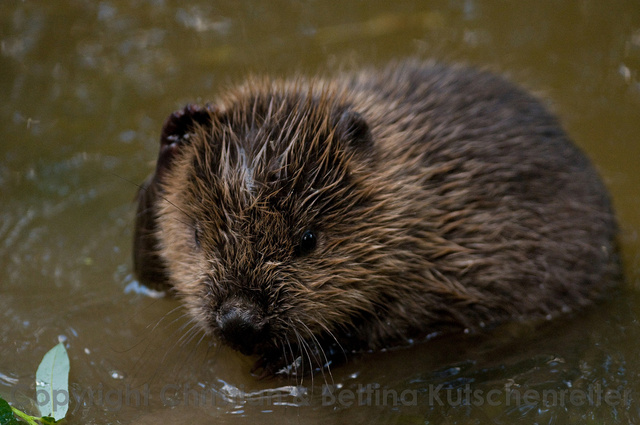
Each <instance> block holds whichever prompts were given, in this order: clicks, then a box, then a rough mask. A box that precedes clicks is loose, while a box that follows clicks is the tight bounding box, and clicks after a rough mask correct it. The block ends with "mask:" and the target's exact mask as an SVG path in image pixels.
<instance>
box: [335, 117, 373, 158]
mask: <svg viewBox="0 0 640 425" xmlns="http://www.w3.org/2000/svg"><path fill="white" fill-rule="evenodd" d="M337 131H338V134H339V135H341V136H342V138H344V140H346V141H347V143H348V144H349V145H350V146H353V147H354V148H356V149H366V148H368V147H370V146H371V144H372V143H373V139H372V137H371V131H370V130H369V124H368V123H367V121H366V120H365V119H364V118H363V117H362V115H360V114H359V113H358V112H356V111H354V110H351V109H347V110H346V111H344V112H343V113H342V115H340V119H339V120H338V125H337Z"/></svg>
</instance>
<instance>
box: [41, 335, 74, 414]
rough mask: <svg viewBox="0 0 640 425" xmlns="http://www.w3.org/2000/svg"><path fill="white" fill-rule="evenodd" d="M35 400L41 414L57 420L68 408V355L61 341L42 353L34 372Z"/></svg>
mask: <svg viewBox="0 0 640 425" xmlns="http://www.w3.org/2000/svg"><path fill="white" fill-rule="evenodd" d="M36 400H37V402H38V407H39V409H40V414H41V415H42V416H53V418H54V419H55V420H56V421H58V420H60V419H62V418H64V417H65V415H66V414H67V410H68V409H69V356H68V355H67V350H66V349H65V348H64V345H63V344H62V343H60V344H58V345H56V346H55V347H53V348H52V349H51V350H49V352H48V353H47V354H45V355H44V358H43V359H42V362H40V366H38V371H37V372H36Z"/></svg>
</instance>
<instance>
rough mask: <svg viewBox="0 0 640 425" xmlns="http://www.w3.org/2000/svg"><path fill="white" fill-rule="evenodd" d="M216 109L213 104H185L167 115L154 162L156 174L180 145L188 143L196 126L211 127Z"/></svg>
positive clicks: (173, 155) (164, 167)
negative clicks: (202, 105)
mask: <svg viewBox="0 0 640 425" xmlns="http://www.w3.org/2000/svg"><path fill="white" fill-rule="evenodd" d="M216 111H217V108H216V107H215V106H213V105H205V106H204V107H201V106H199V105H192V104H190V105H187V106H185V107H184V108H183V109H181V110H179V111H176V112H174V113H172V114H171V115H169V116H168V117H167V119H166V120H165V121H164V125H163V126H162V134H161V135H160V153H159V154H158V162H157V164H156V174H161V173H162V171H163V170H164V169H166V168H167V167H169V165H170V164H171V161H172V160H173V158H174V157H175V155H176V153H177V152H178V151H179V150H180V148H181V147H182V146H184V145H185V144H187V143H189V141H190V140H191V136H192V134H193V131H194V129H195V128H196V127H197V126H202V127H211V122H212V117H213V115H214V114H215V112H216Z"/></svg>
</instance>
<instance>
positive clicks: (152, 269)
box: [135, 62, 619, 371]
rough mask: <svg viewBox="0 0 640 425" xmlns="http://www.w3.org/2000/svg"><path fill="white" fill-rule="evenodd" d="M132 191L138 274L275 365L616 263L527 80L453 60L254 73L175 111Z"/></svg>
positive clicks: (385, 336) (561, 305)
mask: <svg viewBox="0 0 640 425" xmlns="http://www.w3.org/2000/svg"><path fill="white" fill-rule="evenodd" d="M139 198H140V204H139V205H140V206H139V214H138V219H137V224H136V237H135V263H136V271H137V273H138V276H139V278H140V279H141V280H142V281H143V282H145V283H156V284H161V285H165V286H169V287H171V288H173V289H174V290H175V292H176V293H177V294H178V296H180V297H181V298H182V300H183V301H184V303H185V305H186V306H187V308H188V310H189V311H190V313H191V314H192V316H193V317H194V318H195V319H196V320H197V322H198V323H199V324H200V325H201V327H202V329H204V330H205V331H206V332H208V333H210V334H212V335H217V336H220V337H222V339H223V340H224V341H226V342H228V343H229V344H230V345H231V346H233V347H235V348H239V349H241V350H242V351H243V352H245V353H253V354H260V355H262V356H263V357H264V360H265V361H266V365H267V367H268V368H269V370H270V371H275V370H276V369H277V367H281V366H284V365H286V364H289V363H291V362H292V361H293V360H294V359H296V358H297V357H299V356H301V357H302V359H304V362H303V364H305V363H307V362H308V363H310V364H313V365H317V364H321V363H324V362H325V361H331V359H330V357H331V354H332V353H333V352H334V351H337V352H342V351H345V352H350V351H351V350H362V349H379V348H381V347H387V346H390V345H392V344H397V343H399V342H402V341H405V340H407V339H408V338H412V337H419V336H421V335H426V334H428V333H432V332H437V331H440V330H442V329H449V328H451V327H455V328H478V327H481V326H484V324H496V323H500V322H504V321H506V320H529V319H534V318H541V317H549V316H553V315H556V314H558V313H561V312H566V311H570V310H574V309H576V308H579V307H582V306H585V305H587V304H589V303H591V302H592V301H594V300H596V299H598V298H600V297H601V296H602V295H603V294H605V293H606V292H607V291H608V290H609V289H610V288H611V287H612V285H614V284H615V283H616V281H617V279H616V276H617V275H618V274H619V266H618V263H617V260H616V255H615V249H614V237H615V220H614V216H613V214H612V211H611V207H610V204H609V200H608V196H607V193H606V190H605V188H604V186H603V184H602V183H601V181H600V179H599V177H598V175H597V173H596V172H595V171H594V169H593V168H592V166H591V165H590V163H589V161H588V160H587V159H586V158H585V156H584V155H583V154H582V153H581V152H580V151H579V150H578V149H577V148H575V147H574V146H573V145H572V144H571V142H570V141H569V140H568V138H567V136H566V135H565V134H564V133H563V131H562V130H561V129H560V127H559V125H558V123H557V122H556V120H555V119H554V118H553V117H552V116H551V115H550V114H549V113H548V112H547V111H546V110H545V108H544V107H543V106H542V105H541V104H540V103H539V102H538V101H537V100H535V99H534V98H533V97H531V96H530V95H528V94H526V93H524V92H523V91H521V90H520V89H518V88H516V87H514V86H513V85H512V84H510V83H508V82H507V81H505V80H504V79H503V78H501V77H497V76H494V75H491V74H488V73H484V72H478V71H475V70H471V69H466V68H456V67H446V66H441V65H435V64H421V63H417V62H405V63H402V64H399V65H393V66H390V67H388V68H387V69H385V70H382V71H379V72H378V71H371V70H369V71H363V72H361V73H359V74H350V75H342V76H340V77H339V78H336V79H311V80H307V79H304V78H297V79H294V80H291V81H280V80H268V79H252V80H250V81H249V82H247V83H246V84H244V85H242V86H240V87H237V88H234V89H232V90H230V91H228V92H227V93H226V94H225V95H224V96H222V97H221V98H220V100H219V101H218V102H217V103H216V104H215V106H207V107H204V108H200V107H196V106H189V107H187V108H185V110H184V111H179V112H177V113H175V114H173V115H172V116H171V117H169V119H168V120H167V122H166V123H165V128H164V130H163V135H162V138H161V154H160V158H159V161H158V166H157V168H156V172H155V174H154V175H153V176H152V177H151V178H150V179H149V180H148V181H147V183H146V184H145V185H144V187H143V189H142V190H141V191H140V194H139ZM306 230H311V231H313V232H314V233H315V235H316V237H317V245H316V247H315V249H313V250H311V251H310V252H308V253H302V252H301V250H300V246H301V242H300V240H301V239H300V238H301V235H303V234H304V232H305V231H306ZM229 312H231V313H229ZM229 315H230V316H231V317H232V321H234V325H237V326H235V327H233V328H232V331H233V333H231V332H227V333H226V334H225V333H224V332H222V331H221V329H220V327H221V323H224V324H225V325H226V322H225V321H227V319H228V318H229V317H230V316H229ZM247 326H248V327H249V328H251V329H257V330H258V331H257V333H256V332H254V330H251V329H249V330H248V331H247V332H248V333H249V334H250V338H249V339H250V340H251V342H250V343H247V342H246V338H245V337H246V335H236V334H237V333H240V334H242V333H243V332H245V330H247V329H248V328H247ZM336 348H337V350H336ZM325 356H326V357H325Z"/></svg>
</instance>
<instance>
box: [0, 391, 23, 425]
mask: <svg viewBox="0 0 640 425" xmlns="http://www.w3.org/2000/svg"><path fill="white" fill-rule="evenodd" d="M0 425H20V423H19V422H18V420H17V419H16V417H15V416H14V414H13V410H11V406H9V403H7V402H6V401H5V400H4V399H3V398H2V397H0Z"/></svg>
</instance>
